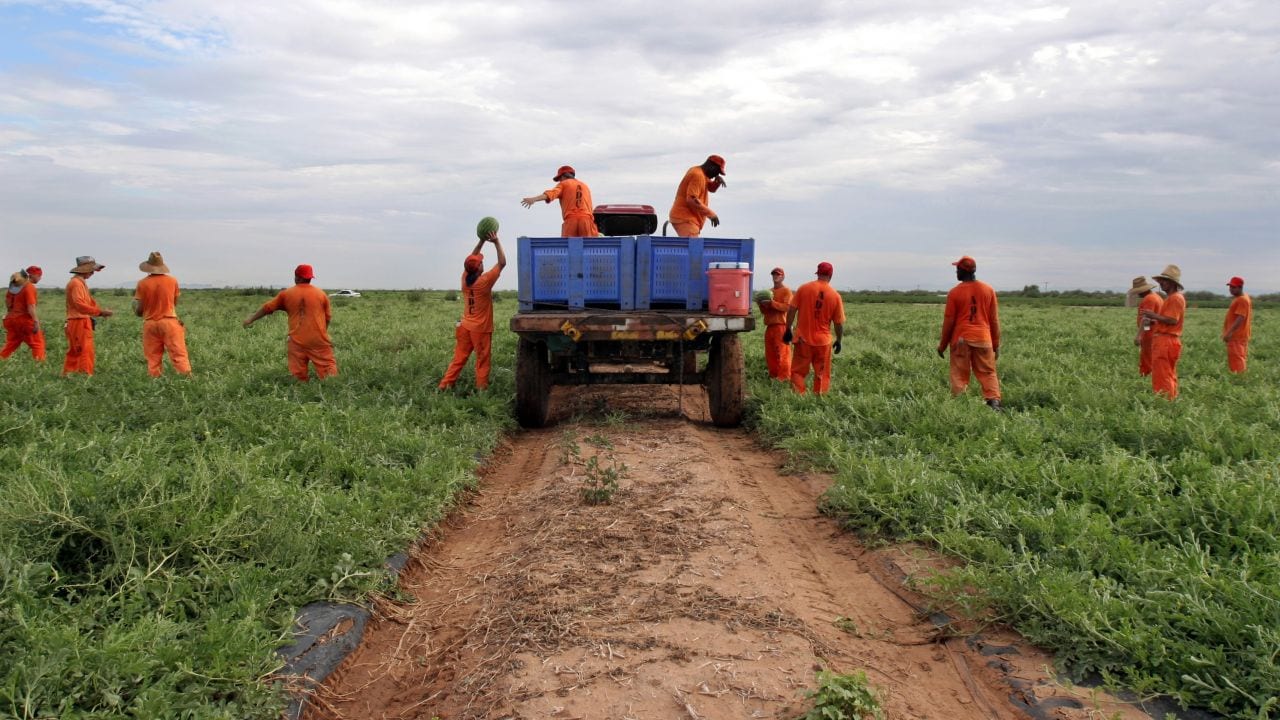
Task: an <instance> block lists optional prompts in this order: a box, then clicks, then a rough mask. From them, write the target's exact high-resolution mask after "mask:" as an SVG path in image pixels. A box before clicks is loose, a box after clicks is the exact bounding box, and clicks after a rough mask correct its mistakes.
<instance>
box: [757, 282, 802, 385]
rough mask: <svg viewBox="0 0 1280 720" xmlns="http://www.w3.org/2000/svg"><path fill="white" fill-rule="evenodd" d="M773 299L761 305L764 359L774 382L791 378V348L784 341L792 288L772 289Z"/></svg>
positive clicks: (784, 286)
mask: <svg viewBox="0 0 1280 720" xmlns="http://www.w3.org/2000/svg"><path fill="white" fill-rule="evenodd" d="M771 291H772V293H773V299H772V300H767V301H765V302H763V303H760V307H761V314H762V315H764V328H765V329H764V359H765V363H766V364H767V365H768V366H769V377H771V378H773V379H774V380H788V379H790V378H791V346H790V345H788V344H786V343H785V342H783V341H782V336H783V335H784V334H786V332H787V308H789V307H791V296H792V295H793V294H794V293H792V292H791V288H789V287H787V286H786V285H783V286H782V287H780V288H772V289H771Z"/></svg>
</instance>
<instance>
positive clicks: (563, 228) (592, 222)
mask: <svg viewBox="0 0 1280 720" xmlns="http://www.w3.org/2000/svg"><path fill="white" fill-rule="evenodd" d="M599 234H600V230H599V228H597V227H596V219H595V217H593V216H591V215H570V216H568V217H566V218H565V219H564V222H563V223H562V224H561V225H560V237H595V236H597V235H599Z"/></svg>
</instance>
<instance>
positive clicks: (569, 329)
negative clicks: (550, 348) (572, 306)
mask: <svg viewBox="0 0 1280 720" xmlns="http://www.w3.org/2000/svg"><path fill="white" fill-rule="evenodd" d="M560 332H562V333H564V334H565V335H568V336H569V337H570V338H572V339H573V341H574V342H578V340H580V339H582V331H581V330H579V329H578V328H576V327H574V325H573V323H572V322H570V321H569V320H565V321H564V323H563V324H562V325H561V326H560Z"/></svg>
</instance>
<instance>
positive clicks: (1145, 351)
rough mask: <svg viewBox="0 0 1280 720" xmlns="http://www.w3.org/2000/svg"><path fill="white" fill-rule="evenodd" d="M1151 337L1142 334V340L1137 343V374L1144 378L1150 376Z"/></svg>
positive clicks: (1147, 334) (1150, 334)
mask: <svg viewBox="0 0 1280 720" xmlns="http://www.w3.org/2000/svg"><path fill="white" fill-rule="evenodd" d="M1152 337H1153V334H1152V333H1149V332H1144V333H1142V339H1141V340H1139V341H1138V374H1139V375H1142V376H1144V377H1145V376H1147V375H1150V374H1151V340H1152Z"/></svg>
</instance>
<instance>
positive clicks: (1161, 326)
mask: <svg viewBox="0 0 1280 720" xmlns="http://www.w3.org/2000/svg"><path fill="white" fill-rule="evenodd" d="M1160 314H1161V315H1164V316H1165V317H1171V318H1173V319H1174V320H1175V322H1174V323H1173V324H1172V325H1167V324H1165V323H1162V322H1155V323H1152V326H1151V332H1153V333H1155V334H1157V335H1178V336H1181V335H1182V319H1183V318H1184V317H1186V315H1187V298H1186V296H1185V295H1183V294H1182V293H1181V292H1176V293H1171V294H1170V295H1169V297H1167V298H1165V299H1164V304H1163V305H1161V306H1160Z"/></svg>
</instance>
